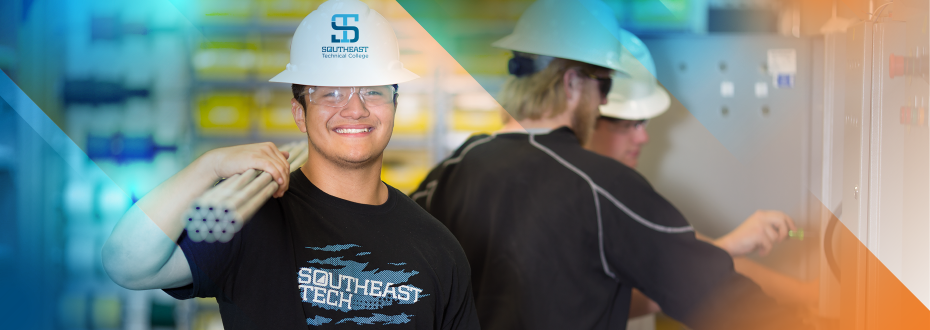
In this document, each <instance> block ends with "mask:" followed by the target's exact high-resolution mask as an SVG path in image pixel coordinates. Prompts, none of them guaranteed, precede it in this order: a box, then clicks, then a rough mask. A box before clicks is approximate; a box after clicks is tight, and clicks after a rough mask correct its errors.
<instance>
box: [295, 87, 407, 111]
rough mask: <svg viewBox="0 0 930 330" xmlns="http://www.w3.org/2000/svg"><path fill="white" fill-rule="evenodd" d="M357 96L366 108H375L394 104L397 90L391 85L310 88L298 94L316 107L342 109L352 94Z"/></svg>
mask: <svg viewBox="0 0 930 330" xmlns="http://www.w3.org/2000/svg"><path fill="white" fill-rule="evenodd" d="M356 93H357V94H358V97H359V99H361V101H362V103H364V104H365V105H366V106H371V107H377V106H381V105H386V104H392V103H394V94H397V90H396V89H395V88H394V86H392V85H385V86H364V87H320V86H310V88H307V90H305V91H303V92H302V93H300V97H303V96H304V95H309V96H310V97H308V98H307V101H308V102H310V103H313V104H316V105H322V106H327V107H333V108H342V107H344V106H346V104H349V99H351V98H352V94H356Z"/></svg>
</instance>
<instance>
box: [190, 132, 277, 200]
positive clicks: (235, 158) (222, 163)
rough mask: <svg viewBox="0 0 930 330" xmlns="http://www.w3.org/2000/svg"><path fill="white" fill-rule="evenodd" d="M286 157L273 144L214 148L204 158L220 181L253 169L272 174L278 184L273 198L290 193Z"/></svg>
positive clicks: (264, 143)
mask: <svg viewBox="0 0 930 330" xmlns="http://www.w3.org/2000/svg"><path fill="white" fill-rule="evenodd" d="M287 157H288V153H287V152H285V151H280V150H278V147H276V146H275V145H274V143H271V142H263V143H254V144H246V145H240V146H232V147H226V148H219V149H213V150H210V151H208V152H207V153H205V154H204V155H203V156H201V158H202V159H203V160H204V163H205V164H206V166H207V167H208V168H212V169H213V173H214V174H215V175H216V177H217V178H228V177H230V176H233V175H235V174H239V173H242V172H245V171H247V170H249V169H252V168H254V169H256V170H261V171H264V172H266V173H268V174H271V177H272V179H273V180H274V181H275V182H277V183H278V190H277V191H275V193H274V194H273V195H272V196H274V197H281V196H284V192H285V191H287V187H288V183H289V178H290V173H291V168H290V164H288V162H287Z"/></svg>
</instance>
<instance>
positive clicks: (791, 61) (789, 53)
mask: <svg viewBox="0 0 930 330" xmlns="http://www.w3.org/2000/svg"><path fill="white" fill-rule="evenodd" d="M768 68H769V73H770V74H772V75H778V74H780V73H787V74H795V73H797V71H798V56H797V52H796V51H795V50H794V49H793V48H787V49H769V52H768Z"/></svg>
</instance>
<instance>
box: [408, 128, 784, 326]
mask: <svg viewBox="0 0 930 330" xmlns="http://www.w3.org/2000/svg"><path fill="white" fill-rule="evenodd" d="M411 197H412V198H413V199H414V200H415V201H416V202H417V203H418V204H420V205H421V206H423V207H424V208H426V210H427V211H429V212H430V213H431V214H432V215H434V216H435V217H436V218H438V219H439V220H440V221H441V222H442V223H443V224H445V225H446V226H447V227H449V229H450V230H451V231H452V233H453V234H454V235H455V236H456V237H457V238H458V239H459V242H460V243H461V244H462V247H463V249H465V253H466V255H468V260H469V264H470V265H471V267H472V281H473V285H474V294H475V305H476V307H477V309H478V316H479V318H480V320H481V324H482V326H483V327H484V329H486V330H487V329H492V330H496V329H508V330H509V329H534V330H535V329H623V328H624V327H625V326H626V321H627V316H628V312H629V304H630V292H631V289H632V288H634V287H635V288H638V289H640V290H641V291H642V292H643V293H645V294H646V295H647V296H649V297H650V298H652V299H653V300H655V301H656V302H657V303H658V304H659V305H660V306H661V307H662V309H663V311H664V312H665V313H667V314H669V315H671V316H672V317H674V318H676V319H679V320H682V321H684V322H686V323H687V324H688V325H689V326H691V327H692V328H695V329H761V328H764V327H765V326H771V327H774V328H777V329H787V328H791V329H796V328H797V327H795V326H796V325H797V323H796V322H797V321H798V319H797V318H796V317H795V316H794V315H793V314H792V313H789V312H787V311H786V309H784V308H782V307H780V306H778V305H776V304H775V303H774V301H773V300H772V299H771V298H769V297H767V296H765V295H764V294H763V293H762V291H761V289H760V288H759V287H758V286H757V285H756V284H755V283H753V282H752V281H750V280H748V279H746V278H745V277H743V276H741V275H739V274H737V273H735V272H734V269H733V262H732V259H731V258H730V256H729V255H728V254H727V253H726V252H725V251H723V250H721V249H719V248H717V247H715V246H713V245H711V244H707V243H705V242H702V241H699V240H697V239H696V238H695V234H694V231H693V229H692V228H691V226H690V225H689V223H688V222H687V221H686V220H685V218H684V217H683V216H682V215H681V214H680V213H679V212H678V211H677V210H676V209H675V207H673V206H672V205H671V204H670V203H669V202H668V201H667V200H665V199H664V198H662V196H660V195H659V194H658V193H656V192H655V190H653V188H652V187H651V186H650V185H649V183H648V182H647V181H646V180H645V178H643V177H642V176H641V175H640V174H639V173H637V172H636V171H634V170H633V169H630V168H629V167H626V166H624V165H623V164H620V163H619V162H617V161H615V160H612V159H609V158H606V157H603V156H600V155H597V154H595V153H593V152H590V151H587V150H585V149H583V148H582V147H581V145H580V144H579V142H578V139H577V138H576V137H575V135H574V133H573V132H572V131H571V130H570V129H568V128H561V129H557V130H554V131H552V132H551V133H549V134H541V135H535V134H534V135H529V134H519V133H511V134H498V135H496V136H488V135H483V136H475V137H472V138H471V139H469V140H468V141H467V142H465V144H463V145H462V147H460V148H459V149H458V150H457V151H455V152H454V153H453V155H451V156H450V157H449V158H448V159H446V160H445V161H443V162H442V163H441V164H439V165H438V166H437V167H436V168H435V169H433V170H432V171H431V172H430V174H429V175H428V176H427V178H426V180H424V182H423V183H422V184H421V185H420V187H419V188H418V189H417V191H416V192H414V193H413V194H412V195H411ZM786 324H787V326H786Z"/></svg>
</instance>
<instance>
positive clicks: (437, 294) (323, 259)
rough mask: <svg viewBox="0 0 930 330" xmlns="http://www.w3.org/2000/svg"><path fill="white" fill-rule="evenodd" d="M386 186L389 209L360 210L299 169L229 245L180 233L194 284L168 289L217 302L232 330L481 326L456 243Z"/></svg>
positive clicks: (368, 207)
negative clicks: (280, 195)
mask: <svg viewBox="0 0 930 330" xmlns="http://www.w3.org/2000/svg"><path fill="white" fill-rule="evenodd" d="M388 188H389V191H390V192H389V195H388V200H387V202H385V203H384V204H382V205H365V204H358V203H354V202H350V201H347V200H343V199H339V198H336V197H334V196H331V195H328V194H326V193H325V192H323V191H322V190H320V189H319V188H317V187H316V186H314V185H313V184H312V183H311V182H310V180H308V179H307V177H306V176H304V174H303V172H301V171H295V172H294V173H292V174H291V181H290V188H289V189H288V191H287V193H285V195H284V197H281V198H277V199H275V198H272V199H271V200H269V201H268V202H267V203H265V205H264V206H262V208H261V210H259V211H258V213H257V214H256V215H255V216H254V217H253V218H252V220H251V221H249V222H248V223H247V224H246V225H245V226H244V227H243V228H242V231H240V232H239V233H237V234H236V235H235V237H234V238H233V239H232V240H231V241H230V242H228V243H220V242H215V243H206V242H199V243H195V242H193V241H191V240H190V239H188V238H187V237H186V235H182V236H181V239H180V240H179V245H180V247H181V249H182V250H183V252H184V255H185V256H186V257H187V260H188V264H189V265H190V268H191V273H192V275H193V283H192V284H191V285H188V286H185V287H182V288H176V289H167V290H165V291H166V292H168V293H169V294H171V295H172V296H174V297H175V298H178V299H187V298H192V297H216V298H217V302H218V303H219V305H220V313H221V315H222V318H223V325H224V326H225V328H226V329H307V328H311V329H317V328H323V329H348V328H351V329H356V328H362V329H365V328H371V327H379V326H389V327H390V328H392V329H394V328H396V329H478V319H477V314H476V312H475V309H474V301H473V298H472V292H471V283H470V280H469V276H470V269H469V266H468V262H467V259H466V258H465V254H464V252H463V251H462V248H461V247H460V246H459V245H458V243H457V241H456V239H455V237H454V236H452V234H451V233H450V232H449V230H448V229H446V228H445V227H444V226H443V225H442V224H441V223H439V222H438V221H437V220H436V219H435V218H433V217H432V216H430V215H429V214H428V213H426V211H424V210H423V209H422V208H420V207H419V206H418V205H417V204H415V203H414V202H413V201H412V200H410V198H408V197H407V196H405V195H404V194H403V193H401V192H400V191H398V190H397V189H394V188H393V187H390V186H388Z"/></svg>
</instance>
